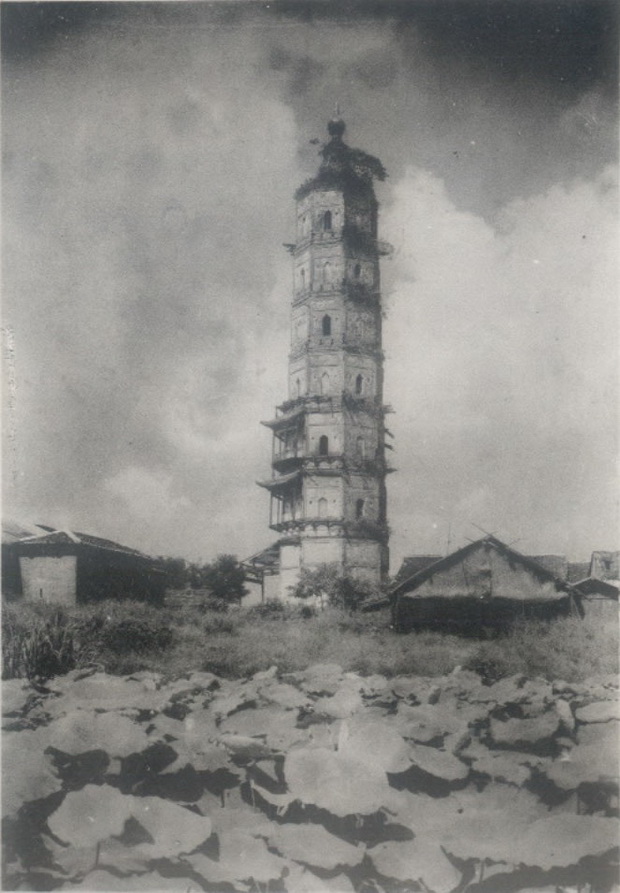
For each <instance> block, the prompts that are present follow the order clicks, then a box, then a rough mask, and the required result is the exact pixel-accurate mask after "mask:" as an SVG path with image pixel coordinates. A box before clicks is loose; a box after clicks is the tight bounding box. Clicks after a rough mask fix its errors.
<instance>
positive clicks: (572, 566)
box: [566, 561, 590, 583]
mask: <svg viewBox="0 0 620 893" xmlns="http://www.w3.org/2000/svg"><path fill="white" fill-rule="evenodd" d="M589 575H590V562H589V561H569V562H568V572H567V575H566V579H567V580H568V582H569V583H578V582H579V581H580V580H584V579H585V578H586V577H588V576H589Z"/></svg>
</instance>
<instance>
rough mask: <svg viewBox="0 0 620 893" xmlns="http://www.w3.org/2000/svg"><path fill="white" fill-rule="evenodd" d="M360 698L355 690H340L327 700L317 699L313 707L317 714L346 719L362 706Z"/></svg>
mask: <svg viewBox="0 0 620 893" xmlns="http://www.w3.org/2000/svg"><path fill="white" fill-rule="evenodd" d="M362 704H363V701H362V696H361V695H360V693H359V691H358V690H357V689H354V688H351V687H347V688H340V689H339V690H338V691H337V692H336V693H335V694H334V695H332V696H331V697H328V698H319V699H318V700H317V701H316V702H315V705H314V709H315V710H316V711H317V713H324V714H325V715H326V716H333V717H334V718H335V719H347V718H348V717H349V716H351V715H352V714H353V713H355V712H356V711H357V710H359V709H360V707H361V706H362Z"/></svg>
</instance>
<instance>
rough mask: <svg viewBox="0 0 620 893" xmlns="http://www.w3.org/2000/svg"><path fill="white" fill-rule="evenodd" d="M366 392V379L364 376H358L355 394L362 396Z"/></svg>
mask: <svg viewBox="0 0 620 893" xmlns="http://www.w3.org/2000/svg"><path fill="white" fill-rule="evenodd" d="M363 390H364V378H363V376H362V375H358V376H357V377H356V379H355V393H356V394H361V393H362V392H363Z"/></svg>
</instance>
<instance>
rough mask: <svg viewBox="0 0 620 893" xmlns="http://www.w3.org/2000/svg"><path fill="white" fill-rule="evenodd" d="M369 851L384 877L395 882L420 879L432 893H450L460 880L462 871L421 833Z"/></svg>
mask: <svg viewBox="0 0 620 893" xmlns="http://www.w3.org/2000/svg"><path fill="white" fill-rule="evenodd" d="M368 854H369V856H370V858H371V859H372V862H373V864H374V866H375V868H376V869H377V871H378V872H379V874H382V875H383V876H384V877H388V878H393V879H394V880H398V881H422V882H423V883H424V884H425V885H426V887H427V888H429V889H430V890H433V891H434V893H449V891H450V890H454V889H455V888H456V887H457V886H458V884H459V883H460V881H461V872H460V871H458V870H457V869H456V868H455V867H454V865H453V864H452V863H451V862H450V861H449V859H448V858H447V857H446V855H445V854H444V852H443V851H442V849H441V847H440V845H439V843H438V842H437V841H436V840H435V839H434V838H433V837H431V836H429V835H420V836H418V837H416V838H415V840H408V841H406V842H404V843H395V842H393V841H390V842H388V843H380V844H379V845H378V846H376V847H373V848H372V849H371V850H369V851H368Z"/></svg>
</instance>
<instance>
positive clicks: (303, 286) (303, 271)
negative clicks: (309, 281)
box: [299, 267, 306, 291]
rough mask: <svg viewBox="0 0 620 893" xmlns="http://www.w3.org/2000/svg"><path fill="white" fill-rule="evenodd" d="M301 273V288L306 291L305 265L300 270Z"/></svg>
mask: <svg viewBox="0 0 620 893" xmlns="http://www.w3.org/2000/svg"><path fill="white" fill-rule="evenodd" d="M299 275H300V276H301V290H302V291H305V290H306V271H305V269H304V267H302V268H301V270H300V271H299Z"/></svg>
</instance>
